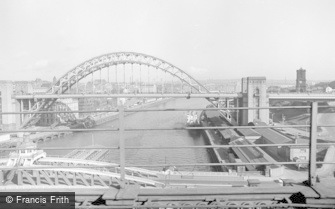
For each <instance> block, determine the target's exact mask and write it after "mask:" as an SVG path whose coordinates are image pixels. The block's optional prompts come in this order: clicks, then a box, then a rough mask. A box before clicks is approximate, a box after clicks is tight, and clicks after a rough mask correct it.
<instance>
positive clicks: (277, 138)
mask: <svg viewBox="0 0 335 209" xmlns="http://www.w3.org/2000/svg"><path fill="white" fill-rule="evenodd" d="M255 131H256V132H258V133H259V134H260V135H261V136H263V137H265V138H267V139H268V140H269V141H270V142H272V143H273V144H283V143H292V139H290V138H288V137H286V136H284V135H283V134H280V133H278V132H277V131H275V130H273V129H269V128H260V129H255Z"/></svg>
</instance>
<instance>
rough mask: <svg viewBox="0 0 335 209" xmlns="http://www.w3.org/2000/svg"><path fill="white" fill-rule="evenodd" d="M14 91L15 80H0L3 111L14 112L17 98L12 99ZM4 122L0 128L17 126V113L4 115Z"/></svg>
mask: <svg viewBox="0 0 335 209" xmlns="http://www.w3.org/2000/svg"><path fill="white" fill-rule="evenodd" d="M13 91H14V86H13V82H11V81H0V92H1V112H14V111H15V100H13V99H12V95H13ZM1 117H2V122H1V124H0V126H1V127H0V128H2V129H3V130H8V129H14V128H15V127H16V124H15V123H16V120H15V119H16V118H15V115H2V116H1Z"/></svg>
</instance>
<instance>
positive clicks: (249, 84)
mask: <svg viewBox="0 0 335 209" xmlns="http://www.w3.org/2000/svg"><path fill="white" fill-rule="evenodd" d="M239 105H240V107H249V108H253V107H269V98H268V96H267V93H266V78H265V77H247V78H243V79H242V98H241V101H239ZM241 113H242V114H240V120H239V121H240V125H247V124H248V123H249V122H253V121H254V120H260V121H262V122H265V123H269V109H249V110H242V111H241Z"/></svg>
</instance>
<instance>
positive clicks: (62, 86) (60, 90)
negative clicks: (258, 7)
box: [21, 52, 209, 128]
mask: <svg viewBox="0 0 335 209" xmlns="http://www.w3.org/2000/svg"><path fill="white" fill-rule="evenodd" d="M120 64H121V65H122V64H123V65H125V64H132V65H133V64H138V65H140V66H141V65H145V66H148V67H151V68H150V69H155V70H156V71H158V70H160V71H162V72H165V73H168V74H170V75H171V76H172V77H176V78H178V79H179V80H180V81H181V82H182V83H185V84H186V85H188V86H189V87H190V89H194V90H195V91H197V92H200V93H202V92H204V93H209V91H208V89H207V88H206V87H204V86H203V85H202V84H201V83H200V82H198V81H197V80H195V79H194V78H193V77H192V76H190V75H189V74H188V73H186V72H185V71H183V70H181V69H180V68H178V67H176V66H174V65H172V64H171V63H169V62H166V61H164V60H162V59H160V58H157V57H154V56H150V55H146V54H142V53H136V52H115V53H109V54H104V55H101V56H97V57H94V58H92V59H89V60H87V61H84V62H83V63H81V64H79V65H77V66H76V67H74V68H73V69H71V70H69V71H68V72H66V73H65V74H64V75H63V76H61V77H60V78H59V79H58V80H57V81H56V82H55V83H54V84H53V86H52V87H51V88H50V89H49V90H48V91H47V94H64V93H66V91H68V90H69V89H70V88H71V87H72V86H73V85H75V84H78V82H79V81H80V80H82V79H84V78H86V77H87V76H89V75H91V74H92V75H93V73H94V72H96V71H99V70H102V69H104V68H107V67H110V66H114V65H116V66H117V65H120ZM140 69H141V68H140ZM56 100H57V99H43V100H41V101H39V102H36V103H35V105H34V106H33V107H32V109H31V111H47V110H49V108H50V107H51V106H52V105H53V104H54V103H55V102H56ZM40 118H41V115H40V114H38V113H35V114H32V115H31V116H30V117H29V118H27V119H26V120H25V121H24V122H23V124H22V125H21V128H26V127H29V126H31V125H34V124H36V123H37V122H38V121H39V120H40Z"/></svg>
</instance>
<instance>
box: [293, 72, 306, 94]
mask: <svg viewBox="0 0 335 209" xmlns="http://www.w3.org/2000/svg"><path fill="white" fill-rule="evenodd" d="M295 88H296V92H298V93H300V92H306V91H307V84H306V70H304V69H302V68H300V69H299V70H297V80H296V86H295Z"/></svg>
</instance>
